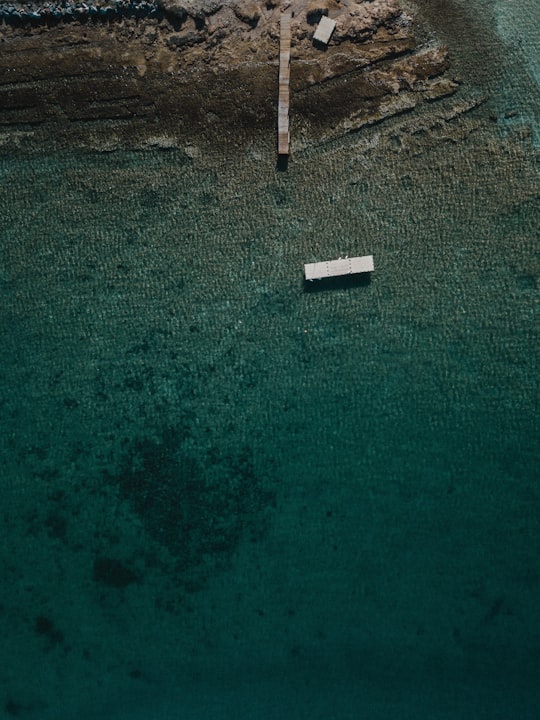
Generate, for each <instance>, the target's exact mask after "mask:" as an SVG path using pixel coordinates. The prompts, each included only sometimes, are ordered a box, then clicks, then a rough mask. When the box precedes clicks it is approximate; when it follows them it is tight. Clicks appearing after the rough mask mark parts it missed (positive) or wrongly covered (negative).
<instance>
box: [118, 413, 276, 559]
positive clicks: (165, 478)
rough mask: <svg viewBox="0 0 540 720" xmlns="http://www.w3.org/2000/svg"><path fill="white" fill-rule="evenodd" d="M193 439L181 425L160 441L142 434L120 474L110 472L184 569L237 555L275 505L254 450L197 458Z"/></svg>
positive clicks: (152, 532)
mask: <svg viewBox="0 0 540 720" xmlns="http://www.w3.org/2000/svg"><path fill="white" fill-rule="evenodd" d="M188 437H189V431H188V430H187V429H186V428H185V427H179V428H166V429H165V430H164V431H163V433H162V435H161V437H160V438H159V440H154V439H149V438H140V439H137V440H135V441H134V442H133V443H131V445H130V446H129V449H128V452H127V453H126V454H125V456H124V457H123V458H122V461H121V463H120V467H119V469H118V472H117V473H116V474H110V473H106V478H107V480H108V481H109V482H111V483H114V484H115V485H117V486H118V488H119V490H120V493H121V495H122V496H123V497H124V498H125V499H126V500H127V501H128V503H129V504H130V506H131V508H132V509H133V511H134V512H135V513H136V514H137V515H138V516H139V517H140V518H141V520H142V522H143V523H144V525H145V527H146V530H147V532H148V533H149V534H150V535H151V536H152V537H153V538H154V539H155V540H157V541H158V542H159V543H160V544H161V545H163V546H165V547H166V548H167V549H168V550H169V552H170V553H171V554H172V555H173V556H174V557H175V558H176V561H177V569H178V570H181V571H187V570H190V569H193V568H195V567H197V566H199V565H201V564H202V563H203V562H205V561H212V560H217V559H219V558H223V557H227V556H229V555H230V554H231V553H232V552H233V551H234V549H235V548H236V546H237V544H238V542H239V541H240V539H241V537H242V536H244V535H245V534H247V535H248V536H251V538H252V539H256V538H257V537H258V536H259V534H260V533H261V532H263V531H264V515H263V511H264V509H265V508H267V507H269V506H271V505H272V504H273V502H274V493H273V492H271V491H269V490H268V489H267V488H266V483H265V481H264V480H263V479H262V478H260V477H258V476H257V474H256V473H255V469H254V463H253V455H252V451H251V449H250V448H249V447H242V448H238V449H228V451H227V452H224V451H223V449H221V448H218V447H210V448H208V449H207V450H206V451H205V453H204V454H202V455H197V456H196V455H195V453H194V451H193V450H192V449H191V447H190V448H189V449H188V448H187V447H186V445H187V443H186V439H187V438H188Z"/></svg>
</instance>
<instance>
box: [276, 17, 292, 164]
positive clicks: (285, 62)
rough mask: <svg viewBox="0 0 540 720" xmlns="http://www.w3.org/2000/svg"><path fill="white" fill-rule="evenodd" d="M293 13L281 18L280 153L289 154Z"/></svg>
mask: <svg viewBox="0 0 540 720" xmlns="http://www.w3.org/2000/svg"><path fill="white" fill-rule="evenodd" d="M291 17H292V15H291V13H281V17H280V20H279V25H280V27H279V99H278V154H279V155H288V154H289V143H290V139H291V138H290V133H289V94H290V93H289V78H290V63H291Z"/></svg>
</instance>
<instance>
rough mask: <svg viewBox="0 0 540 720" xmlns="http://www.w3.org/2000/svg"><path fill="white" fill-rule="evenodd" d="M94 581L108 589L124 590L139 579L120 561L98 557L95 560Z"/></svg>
mask: <svg viewBox="0 0 540 720" xmlns="http://www.w3.org/2000/svg"><path fill="white" fill-rule="evenodd" d="M94 580H95V582H98V583H102V584H103V585H107V586H108V587H113V588H117V589H119V590H123V589H124V588H126V587H127V586H128V585H132V584H133V583H136V582H138V581H139V577H138V576H137V575H136V574H135V573H134V572H133V571H132V570H130V569H129V568H128V567H126V566H125V565H124V564H123V563H121V562H120V560H117V559H116V558H109V557H97V558H96V559H95V560H94Z"/></svg>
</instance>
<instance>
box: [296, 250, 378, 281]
mask: <svg viewBox="0 0 540 720" xmlns="http://www.w3.org/2000/svg"><path fill="white" fill-rule="evenodd" d="M366 272H373V255H364V256H363V257H353V258H348V257H345V258H339V259H338V260H327V261H326V262H316V263H306V264H305V265H304V275H305V278H306V280H322V279H323V278H329V277H337V276H339V275H356V274H357V273H366Z"/></svg>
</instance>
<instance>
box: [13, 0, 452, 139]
mask: <svg viewBox="0 0 540 720" xmlns="http://www.w3.org/2000/svg"><path fill="white" fill-rule="evenodd" d="M283 9H287V10H289V11H291V12H292V13H293V21H292V49H291V123H292V127H291V129H292V149H293V151H294V149H295V147H296V148H298V147H301V146H302V145H305V144H309V143H311V142H313V141H320V140H321V139H324V138H325V136H326V132H327V130H331V131H332V132H333V133H334V134H335V132H336V129H337V130H338V131H339V132H348V131H351V130H355V129H358V128H360V127H362V126H364V125H366V124H371V123H375V122H379V121H381V120H384V119H385V118H387V117H390V116H392V115H396V114H398V113H402V112H405V111H408V110H411V109H413V108H414V107H416V106H417V105H419V104H421V103H423V102H424V101H426V100H427V101H433V100H436V99H438V98H442V97H446V96H448V95H451V94H452V93H454V92H455V91H456V90H457V88H458V82H457V81H456V80H455V78H453V77H452V76H451V75H450V74H449V73H450V61H449V56H448V51H447V49H446V48H445V47H444V46H442V45H440V44H437V43H436V42H432V41H431V40H430V39H429V38H428V36H427V35H426V34H425V33H418V32H417V30H418V28H416V26H415V22H414V20H413V19H412V18H411V17H410V16H409V15H408V14H407V13H406V12H405V11H404V9H403V8H402V6H401V5H400V3H399V2H398V1H397V0H361V1H360V2H354V1H353V0H342V1H341V2H338V1H337V0H335V1H330V0H313V2H311V3H308V4H306V3H303V2H299V1H298V0H295V1H293V2H287V3H284V4H283V6H278V5H276V3H275V2H274V0H265V1H264V2H258V1H257V0H237V1H234V2H231V1H228V2H227V1H222V0H155V1H154V0H140V1H139V0H105V1H104V2H101V0H98V1H92V2H68V1H64V2H58V1H56V2H45V3H35V2H29V3H18V2H0V46H1V48H2V52H1V53H0V97H1V102H0V148H1V147H4V148H6V147H7V148H9V147H12V146H13V145H14V144H15V145H17V144H20V143H22V142H26V143H29V142H32V141H34V142H35V143H40V142H45V141H47V142H49V143H51V142H52V143H55V142H59V143H63V142H65V141H66V139H70V140H71V141H73V142H75V143H77V144H79V145H83V146H87V147H92V148H97V149H105V150H108V149H113V148H114V147H118V146H131V147H146V146H156V145H157V146H163V147H176V146H178V145H185V144H188V143H189V142H191V141H194V140H195V141H200V142H209V143H212V142H214V141H215V138H216V137H220V140H221V142H226V143H227V144H228V145H231V146H233V147H235V146H240V145H243V144H245V143H246V142H247V141H252V140H253V136H254V133H255V132H257V131H262V132H264V133H265V136H266V137H272V136H273V133H274V129H275V123H276V96H277V69H278V47H279V16H280V13H281V11H282V10H283ZM322 15H329V16H330V17H331V18H332V19H334V20H335V21H336V23H337V25H336V30H335V32H334V34H333V37H332V40H331V42H330V44H329V46H328V47H327V48H326V49H321V48H320V47H316V46H315V45H314V43H313V34H314V30H315V27H316V23H317V22H318V20H319V19H320V18H321V17H322ZM419 35H421V36H422V37H421V39H419Z"/></svg>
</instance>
